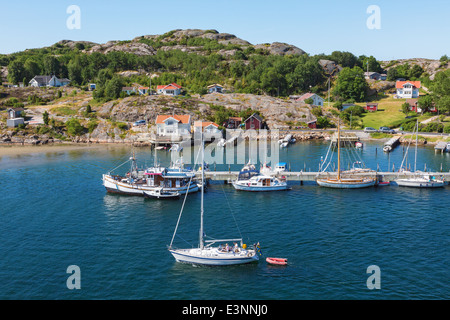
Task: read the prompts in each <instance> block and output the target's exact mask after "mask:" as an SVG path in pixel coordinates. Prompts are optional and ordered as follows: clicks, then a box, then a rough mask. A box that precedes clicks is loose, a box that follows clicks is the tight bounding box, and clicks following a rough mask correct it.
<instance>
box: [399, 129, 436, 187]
mask: <svg viewBox="0 0 450 320" xmlns="http://www.w3.org/2000/svg"><path fill="white" fill-rule="evenodd" d="M414 131H415V132H416V148H415V153H414V172H413V176H412V177H409V178H403V179H396V180H395V182H396V183H397V184H398V185H399V186H401V187H413V188H439V187H443V186H444V185H445V182H444V180H439V179H436V177H434V176H431V175H429V174H427V173H424V172H420V171H416V164H417V144H418V139H419V138H418V135H419V120H417V123H416V126H415V127H414ZM414 131H413V134H412V135H411V140H410V141H409V144H408V148H407V149H406V152H405V156H404V157H403V161H405V159H406V157H407V155H408V151H409V146H410V144H411V141H412V137H413V135H414ZM403 161H402V164H401V166H400V167H401V168H403ZM401 171H403V172H404V171H405V170H401V169H400V171H399V172H401Z"/></svg>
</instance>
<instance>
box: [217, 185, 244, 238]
mask: <svg viewBox="0 0 450 320" xmlns="http://www.w3.org/2000/svg"><path fill="white" fill-rule="evenodd" d="M221 186H222V191H223V194H224V195H225V199H226V201H227V205H228V209H230V213H231V216H232V217H233V220H234V223H235V224H236V228H237V229H238V232H239V235H240V237H241V238H242V233H241V229H239V225H238V223H237V221H236V217H235V216H234V214H233V210H231V206H230V201H228V197H227V194H226V193H225V189H224V188H223V185H221Z"/></svg>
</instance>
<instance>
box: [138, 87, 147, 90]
mask: <svg viewBox="0 0 450 320" xmlns="http://www.w3.org/2000/svg"><path fill="white" fill-rule="evenodd" d="M139 90H148V87H139Z"/></svg>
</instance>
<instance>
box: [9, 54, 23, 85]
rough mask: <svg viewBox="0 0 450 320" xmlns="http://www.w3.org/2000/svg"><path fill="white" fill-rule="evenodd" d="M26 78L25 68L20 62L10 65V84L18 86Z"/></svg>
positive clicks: (15, 61)
mask: <svg viewBox="0 0 450 320" xmlns="http://www.w3.org/2000/svg"><path fill="white" fill-rule="evenodd" d="M24 77H25V68H24V67H23V64H22V63H21V62H20V61H18V60H14V61H12V62H10V63H9V65H8V80H9V82H12V83H14V84H18V83H19V82H20V81H22V80H23V78H24Z"/></svg>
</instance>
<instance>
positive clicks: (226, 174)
mask: <svg viewBox="0 0 450 320" xmlns="http://www.w3.org/2000/svg"><path fill="white" fill-rule="evenodd" d="M426 174H428V175H430V176H435V177H443V178H444V179H445V181H450V172H427V173H426ZM335 175H336V174H335V173H329V174H327V173H319V172H303V171H300V172H282V173H281V174H279V175H278V176H284V177H286V180H287V181H300V182H302V181H316V178H318V177H319V176H320V177H321V178H324V177H327V176H330V177H332V176H335ZM347 175H350V174H349V173H347V172H345V171H343V172H341V176H343V177H345V176H347ZM238 176H239V171H205V178H206V179H210V180H212V181H224V182H229V181H233V180H236V179H237V178H238ZM351 176H353V177H354V176H357V177H372V178H377V179H382V180H383V181H393V180H395V179H401V178H408V177H412V176H414V174H413V173H411V172H402V173H398V172H377V171H370V172H358V173H351Z"/></svg>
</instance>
